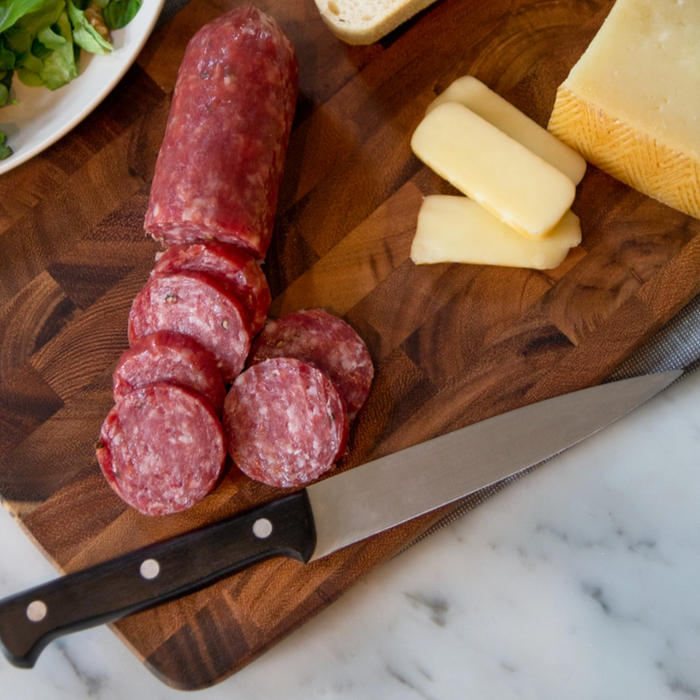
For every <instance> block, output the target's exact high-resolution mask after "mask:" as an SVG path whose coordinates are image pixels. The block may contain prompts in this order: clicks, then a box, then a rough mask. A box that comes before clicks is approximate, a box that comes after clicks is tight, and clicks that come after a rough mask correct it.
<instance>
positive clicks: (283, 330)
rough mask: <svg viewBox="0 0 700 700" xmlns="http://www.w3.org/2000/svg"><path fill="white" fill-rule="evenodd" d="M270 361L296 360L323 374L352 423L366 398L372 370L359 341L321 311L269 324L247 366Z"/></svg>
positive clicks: (363, 344)
mask: <svg viewBox="0 0 700 700" xmlns="http://www.w3.org/2000/svg"><path fill="white" fill-rule="evenodd" d="M270 357H296V358H297V359H299V360H303V361H304V362H308V363H309V364H310V365H313V366H314V367H317V368H318V369H320V370H322V371H323V372H325V373H326V374H327V375H328V376H329V377H330V379H331V381H332V382H333V384H335V386H336V388H337V389H338V392H339V393H340V395H341V396H342V397H343V400H344V401H345V404H346V406H347V409H348V417H349V418H350V420H353V419H354V418H355V416H356V415H357V412H358V411H359V410H360V408H361V407H362V404H364V402H365V400H366V399H367V396H368V394H369V390H370V386H371V384H372V379H373V377H374V367H373V365H372V358H371V357H370V354H369V351H368V350H367V346H366V345H365V343H364V342H363V340H362V338H360V336H359V335H357V333H356V332H355V331H354V330H353V328H352V327H351V326H349V325H348V324H347V323H345V321H343V320H342V319H340V318H338V317H337V316H333V315H332V314H329V313H328V312H327V311H324V310H323V309H309V310H307V311H295V312H294V313H291V314H287V315H286V316H283V317H281V318H278V319H277V320H275V321H268V322H267V324H266V326H265V328H264V330H263V332H262V333H261V334H260V335H259V336H258V337H257V338H256V339H255V342H254V343H253V347H252V348H251V352H250V357H249V358H248V366H252V365H255V364H257V363H258V362H263V361H264V360H267V359H268V358H270Z"/></svg>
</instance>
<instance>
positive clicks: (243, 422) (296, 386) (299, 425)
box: [224, 358, 348, 487]
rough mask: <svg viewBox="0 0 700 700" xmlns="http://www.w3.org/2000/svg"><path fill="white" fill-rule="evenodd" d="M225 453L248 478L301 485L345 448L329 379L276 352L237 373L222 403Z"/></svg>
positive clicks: (343, 423)
mask: <svg viewBox="0 0 700 700" xmlns="http://www.w3.org/2000/svg"><path fill="white" fill-rule="evenodd" d="M224 430H225V432H226V437H227V441H228V450H229V454H230V455H231V457H232V458H233V461H234V463H235V464H236V466H237V467H238V468H239V469H240V470H241V471H243V472H244V473H245V474H247V475H248V476H249V477H250V478H251V479H255V480H256V481H262V482H263V483H265V484H269V485H270V486H279V487H290V486H300V485H302V484H306V483H308V482H309V481H313V480H314V479H316V478H318V477H319V476H321V475H322V474H323V473H325V472H327V471H328V470H329V469H330V468H331V467H332V466H333V463H334V462H335V460H336V459H338V458H339V457H340V456H341V455H342V454H344V452H345V447H346V445H347V439H348V417H347V412H346V410H345V404H344V402H343V400H342V399H341V398H340V395H339V394H338V391H337V390H336V388H335V386H334V385H333V382H331V380H330V379H329V378H328V377H327V376H326V375H325V374H324V373H323V372H321V371H320V370H318V369H316V368H315V367H312V366H311V365H309V364H307V363H306V362H301V361H300V360H295V359H290V358H275V359H270V360H266V361H265V362H261V363H260V364H258V365H255V366H254V367H251V368H250V369H247V370H246V371H245V372H243V374H241V375H239V376H238V377H237V378H236V381H235V382H234V383H233V385H232V387H231V389H230V390H229V393H228V395H227V396H226V402H225V403H224Z"/></svg>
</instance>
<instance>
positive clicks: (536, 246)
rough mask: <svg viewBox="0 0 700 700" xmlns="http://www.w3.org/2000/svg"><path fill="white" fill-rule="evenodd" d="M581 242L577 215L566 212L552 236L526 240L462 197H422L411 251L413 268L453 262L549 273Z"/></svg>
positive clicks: (470, 200) (474, 203) (472, 201)
mask: <svg viewBox="0 0 700 700" xmlns="http://www.w3.org/2000/svg"><path fill="white" fill-rule="evenodd" d="M579 243H581V227H580V225H579V219H578V216H576V214H574V213H572V212H571V211H568V212H566V214H564V217H563V218H562V220H561V221H560V222H559V223H558V224H557V225H556V227H555V228H554V230H553V231H552V233H551V235H549V236H547V238H543V239H542V240H541V241H535V240H533V239H531V238H525V237H524V236H521V235H520V234H519V233H517V232H516V231H514V230H513V229H512V228H510V226H506V225H505V224H504V223H502V222H501V221H499V220H498V219H496V218H495V217H494V216H491V214H489V213H488V212H487V211H486V210H485V209H484V208H483V207H481V206H479V205H478V204H477V203H476V202H475V201H474V200H472V199H467V198H466V197H452V196H449V195H432V196H430V197H426V198H425V199H424V200H423V204H422V205H421V209H420V213H419V214H418V226H417V228H416V235H415V238H414V239H413V244H412V246H411V259H412V260H413V262H414V263H416V264H417V265H421V264H426V263H441V262H458V263H472V264H475V265H502V266H505V267H525V268H532V269H535V270H551V269H552V268H555V267H557V266H558V265H560V264H561V263H562V262H563V261H564V258H566V255H567V253H568V252H569V250H570V249H571V248H574V247H575V246H577V245H579Z"/></svg>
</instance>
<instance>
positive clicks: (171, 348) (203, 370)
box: [113, 331, 226, 414]
mask: <svg viewBox="0 0 700 700" xmlns="http://www.w3.org/2000/svg"><path fill="white" fill-rule="evenodd" d="M149 384H175V385H176V386H181V387H184V388H185V389H191V390H192V391H195V392H197V393H198V394H200V395H201V396H202V398H204V399H206V400H207V401H208V402H209V403H210V404H211V406H212V408H213V409H214V410H215V411H216V412H217V413H218V414H221V410H222V409H223V406H224V399H225V398H226V388H225V387H224V382H223V380H222V379H221V372H219V368H218V367H217V366H216V359H215V358H214V356H213V355H212V354H211V353H210V352H209V351H208V350H206V349H205V348H203V347H202V346H201V345H200V344H199V343H198V342H197V341H196V340H195V339H194V338H191V337H190V336H188V335H182V334H181V333H173V332H172V331H157V332H156V333H152V334H151V335H147V336H145V337H144V338H139V339H138V340H135V341H134V344H133V345H132V347H130V348H129V349H128V350H126V351H125V352H124V353H123V354H122V356H121V358H120V359H119V364H118V365H117V368H116V369H115V370H114V376H113V387H114V400H115V401H116V402H119V401H120V400H121V399H122V398H123V397H124V396H126V395H127V394H129V393H131V392H132V391H133V390H134V389H140V388H141V387H144V386H148V385H149Z"/></svg>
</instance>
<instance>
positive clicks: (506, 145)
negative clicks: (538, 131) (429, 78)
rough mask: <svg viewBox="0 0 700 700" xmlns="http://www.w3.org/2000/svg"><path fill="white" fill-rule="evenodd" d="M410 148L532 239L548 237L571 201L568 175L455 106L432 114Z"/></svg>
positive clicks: (451, 104)
mask: <svg viewBox="0 0 700 700" xmlns="http://www.w3.org/2000/svg"><path fill="white" fill-rule="evenodd" d="M411 147H412V148H413V152H414V153H415V154H416V155H417V156H418V157H419V158H420V159H421V160H422V161H423V162H424V163H425V164H426V165H428V166H429V167H430V168H432V169H433V170H434V171H435V172H436V173H438V175H440V176H442V177H444V178H445V179H446V180H448V181H449V182H451V183H452V184H453V185H454V186H455V187H456V188H457V189H459V190H460V191H462V192H464V194H466V195H467V196H469V197H471V198H472V199H474V200H476V201H477V202H478V203H479V204H481V205H482V206H483V207H484V208H486V209H487V210H488V211H490V212H491V213H492V214H493V215H494V216H496V217H497V218H498V219H500V220H501V221H503V222H504V223H505V224H507V225H509V226H512V227H513V228H514V229H515V230H516V231H518V232H519V233H521V234H523V235H524V236H528V237H530V238H537V239H539V238H543V237H544V236H546V235H547V234H549V232H550V231H551V230H552V229H553V228H554V227H555V226H556V224H557V223H558V222H559V220H560V219H561V218H562V217H563V216H564V214H565V213H566V212H567V210H568V209H569V208H570V207H571V203H572V202H573V201H574V196H575V194H576V188H575V186H574V183H573V182H572V181H571V180H570V179H569V178H568V177H567V176H566V175H564V174H563V173H562V172H560V171H559V170H557V169H556V168H555V167H554V166H552V165H550V164H549V163H547V162H545V161H544V160H542V158H540V157H539V156H536V155H535V154H534V153H532V152H531V151H529V150H528V149H527V148H525V147H524V146H523V145H521V144H519V143H518V142H517V141H515V140H514V139H512V138H510V136H507V135H506V134H504V133H503V132H502V131H500V130H499V129H497V128H496V127H495V126H493V125H492V124H489V122H487V121H486V120H485V119H482V118H481V117H480V116H478V115H477V114H474V112H472V111H471V110H470V109H468V108H467V107H464V106H463V105H460V104H457V103H456V102H446V103H444V104H442V105H439V106H438V107H436V108H435V109H434V110H432V112H430V114H428V115H427V116H426V117H425V118H424V119H423V121H422V122H421V123H420V124H419V125H418V128H417V129H416V131H415V132H414V134H413V138H412V139H411Z"/></svg>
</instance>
